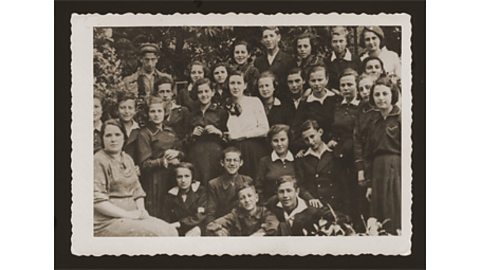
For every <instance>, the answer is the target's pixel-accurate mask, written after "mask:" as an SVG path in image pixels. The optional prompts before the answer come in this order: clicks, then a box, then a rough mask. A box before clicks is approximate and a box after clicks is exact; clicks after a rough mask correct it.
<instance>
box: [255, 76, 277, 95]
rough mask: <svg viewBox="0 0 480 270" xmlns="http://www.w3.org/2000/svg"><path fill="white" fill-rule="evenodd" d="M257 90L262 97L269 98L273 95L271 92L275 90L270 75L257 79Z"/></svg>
mask: <svg viewBox="0 0 480 270" xmlns="http://www.w3.org/2000/svg"><path fill="white" fill-rule="evenodd" d="M258 91H259V92H260V96H261V97H262V99H269V98H271V97H273V92H275V87H274V86H273V78H272V77H264V78H260V79H258Z"/></svg>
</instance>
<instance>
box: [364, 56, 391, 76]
mask: <svg viewBox="0 0 480 270" xmlns="http://www.w3.org/2000/svg"><path fill="white" fill-rule="evenodd" d="M372 60H377V61H378V62H380V66H381V67H382V71H383V73H385V66H384V65H383V61H382V59H380V58H378V57H376V56H368V57H367V58H365V59H363V61H362V73H365V69H366V67H367V63H368V62H369V61H372Z"/></svg>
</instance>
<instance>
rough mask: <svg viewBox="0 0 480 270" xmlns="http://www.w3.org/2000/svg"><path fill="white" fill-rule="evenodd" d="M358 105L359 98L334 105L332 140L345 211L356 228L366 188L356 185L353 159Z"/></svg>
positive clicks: (359, 225)
mask: <svg viewBox="0 0 480 270" xmlns="http://www.w3.org/2000/svg"><path fill="white" fill-rule="evenodd" d="M359 105H360V100H358V99H354V100H352V101H351V102H347V101H346V100H345V99H344V100H342V102H341V103H340V104H338V106H337V107H335V112H334V116H333V118H334V119H333V124H332V140H334V141H336V142H337V145H336V146H335V147H334V148H333V155H334V157H335V162H336V168H337V177H338V178H341V179H342V180H341V181H342V182H343V183H345V185H346V190H345V197H344V198H345V204H346V205H345V212H346V213H348V214H349V215H350V217H351V218H352V219H353V221H354V222H355V225H356V227H357V228H363V227H364V226H363V224H362V220H361V218H360V213H361V211H360V206H361V205H366V198H365V191H366V190H365V189H364V188H360V186H359V185H358V181H357V171H356V169H355V165H354V159H353V130H354V127H355V124H356V121H357V119H358V114H359ZM363 214H366V213H365V212H364V213H363ZM364 216H365V215H364Z"/></svg>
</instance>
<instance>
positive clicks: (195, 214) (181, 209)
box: [163, 181, 207, 235]
mask: <svg viewBox="0 0 480 270" xmlns="http://www.w3.org/2000/svg"><path fill="white" fill-rule="evenodd" d="M206 207H207V190H206V189H205V187H203V186H201V185H200V182H198V181H196V182H193V183H192V185H191V186H190V189H189V190H188V192H186V193H184V192H182V191H181V190H180V189H179V188H178V187H173V188H172V189H170V190H169V191H168V193H167V196H166V197H165V204H164V205H163V219H164V220H165V221H167V222H169V223H173V222H180V228H178V233H179V235H185V233H186V232H188V231H189V230H191V229H192V228H194V227H195V226H199V227H200V229H201V231H204V229H205V228H204V227H205V224H204V223H203V222H204V221H205V218H206V215H205V209H206Z"/></svg>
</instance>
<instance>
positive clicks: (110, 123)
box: [100, 119, 128, 148]
mask: <svg viewBox="0 0 480 270" xmlns="http://www.w3.org/2000/svg"><path fill="white" fill-rule="evenodd" d="M107 126H116V127H118V128H119V129H120V131H121V132H122V134H123V145H122V148H123V147H124V146H125V143H126V142H127V138H128V136H127V130H125V127H124V126H123V125H122V123H121V122H120V120H118V119H109V120H107V121H105V122H104V123H103V125H102V128H101V129H100V138H101V142H102V148H104V147H105V144H104V142H103V135H104V134H105V129H106V127H107Z"/></svg>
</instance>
